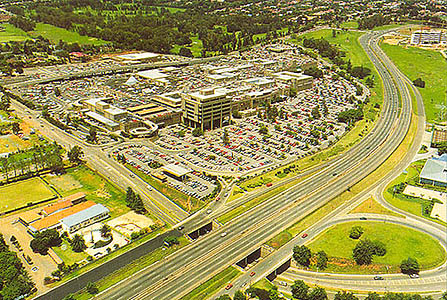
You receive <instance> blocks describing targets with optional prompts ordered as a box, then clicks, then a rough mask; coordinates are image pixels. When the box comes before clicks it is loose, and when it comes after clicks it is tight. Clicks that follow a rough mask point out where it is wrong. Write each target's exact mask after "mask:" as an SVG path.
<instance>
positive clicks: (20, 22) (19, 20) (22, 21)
mask: <svg viewBox="0 0 447 300" xmlns="http://www.w3.org/2000/svg"><path fill="white" fill-rule="evenodd" d="M9 23H11V24H12V25H14V26H15V27H18V28H20V29H22V30H23V31H31V30H34V28H36V22H34V21H31V20H29V19H27V18H24V17H21V16H17V17H12V18H11V19H10V20H9Z"/></svg>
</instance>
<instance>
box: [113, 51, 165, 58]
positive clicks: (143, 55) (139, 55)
mask: <svg viewBox="0 0 447 300" xmlns="http://www.w3.org/2000/svg"><path fill="white" fill-rule="evenodd" d="M159 56H160V54H157V53H151V52H143V53H130V54H123V55H118V56H117V57H118V58H121V59H124V60H141V59H149V58H154V57H159Z"/></svg>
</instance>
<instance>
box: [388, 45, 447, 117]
mask: <svg viewBox="0 0 447 300" xmlns="http://www.w3.org/2000/svg"><path fill="white" fill-rule="evenodd" d="M381 47H382V49H383V51H385V53H386V54H387V55H388V56H389V57H390V58H391V60H392V61H393V62H394V63H395V64H396V65H397V67H398V68H399V69H400V70H401V71H402V72H403V73H404V74H405V75H407V77H408V78H409V79H410V80H412V81H413V80H415V79H417V78H419V77H420V78H421V79H422V80H424V81H425V88H419V91H420V93H421V95H422V97H423V99H424V106H425V114H426V117H427V121H428V122H445V121H446V119H447V104H446V97H447V95H446V91H447V75H446V72H447V71H446V70H447V61H446V60H445V59H444V58H443V57H442V55H441V54H440V53H439V52H436V51H431V50H423V49H419V48H413V47H409V48H404V47H402V46H394V45H388V44H384V43H382V45H381ZM442 109H444V115H442V114H441V110H442Z"/></svg>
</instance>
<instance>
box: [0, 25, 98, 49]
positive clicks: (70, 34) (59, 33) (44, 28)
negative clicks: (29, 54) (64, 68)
mask: <svg viewBox="0 0 447 300" xmlns="http://www.w3.org/2000/svg"><path fill="white" fill-rule="evenodd" d="M2 27H3V28H4V29H5V30H4V31H0V42H1V43H5V42H12V41H24V40H27V39H32V38H36V37H38V36H39V35H41V36H43V37H44V38H47V39H49V40H50V41H52V42H54V43H57V42H59V40H63V41H64V42H67V43H78V44H80V45H85V44H92V45H103V44H105V43H107V42H106V41H103V40H100V39H97V38H93V37H88V36H82V35H80V34H79V33H77V32H74V31H70V30H66V29H64V28H59V27H56V26H53V25H50V24H44V23H37V24H36V28H35V30H33V31H30V32H25V31H23V30H21V29H20V28H17V27H15V26H14V25H11V24H8V23H6V24H3V25H2Z"/></svg>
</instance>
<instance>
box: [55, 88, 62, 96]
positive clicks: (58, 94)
mask: <svg viewBox="0 0 447 300" xmlns="http://www.w3.org/2000/svg"><path fill="white" fill-rule="evenodd" d="M54 95H55V96H56V97H60V96H61V91H60V90H59V88H58V87H55V88H54Z"/></svg>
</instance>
